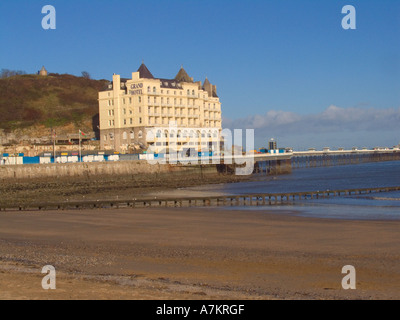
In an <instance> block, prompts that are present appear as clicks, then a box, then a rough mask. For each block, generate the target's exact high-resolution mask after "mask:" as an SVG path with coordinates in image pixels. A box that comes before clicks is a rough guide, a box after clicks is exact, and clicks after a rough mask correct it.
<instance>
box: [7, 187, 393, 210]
mask: <svg viewBox="0 0 400 320" xmlns="http://www.w3.org/2000/svg"><path fill="white" fill-rule="evenodd" d="M391 191H400V186H397V187H380V188H364V189H343V190H324V191H308V192H307V191H304V192H285V193H261V194H245V195H222V196H213V197H183V198H157V197H152V198H142V199H136V198H134V199H130V200H126V199H125V200H122V199H121V200H98V201H78V202H62V203H36V204H27V205H0V211H37V210H72V209H75V210H76V209H102V208H104V209H110V208H111V209H112V208H114V209H119V208H132V209H134V208H146V207H186V208H190V207H211V206H213V207H221V206H224V207H230V206H267V205H278V204H285V203H293V202H294V201H302V200H311V199H325V198H330V197H340V196H352V195H367V194H375V193H382V192H391Z"/></svg>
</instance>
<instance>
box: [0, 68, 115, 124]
mask: <svg viewBox="0 0 400 320" xmlns="http://www.w3.org/2000/svg"><path fill="white" fill-rule="evenodd" d="M106 84H107V81H106V80H91V79H88V78H84V77H75V76H72V75H67V74H64V75H59V74H49V75H48V76H47V77H43V76H39V75H17V76H13V77H9V78H5V79H0V114H1V115H2V116H1V118H0V129H5V130H15V129H20V128H26V127H30V126H34V125H45V126H47V127H57V126H62V125H64V124H66V123H76V122H81V121H88V120H89V121H91V120H92V118H93V117H95V116H96V114H97V113H98V102H97V97H98V92H99V91H101V90H102V89H103V88H104V86H105V85H106Z"/></svg>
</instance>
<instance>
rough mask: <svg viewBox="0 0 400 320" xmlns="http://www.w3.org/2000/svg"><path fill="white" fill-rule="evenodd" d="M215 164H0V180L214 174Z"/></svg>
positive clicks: (119, 162) (135, 162) (132, 162)
mask: <svg viewBox="0 0 400 320" xmlns="http://www.w3.org/2000/svg"><path fill="white" fill-rule="evenodd" d="M215 173H217V168H216V166H215V165H201V166H200V165H190V166H184V165H167V164H150V163H148V162H147V161H118V162H100V163H99V162H93V163H65V164H32V165H15V166H0V180H2V181H5V180H26V179H36V180H40V179H49V178H58V179H64V178H67V179H69V178H74V177H76V178H87V179H91V178H93V179H94V178H96V177H99V176H101V177H107V176H108V177H113V176H135V175H164V174H168V175H171V174H172V175H181V174H184V175H187V174H189V175H190V174H193V175H196V176H197V175H203V174H215Z"/></svg>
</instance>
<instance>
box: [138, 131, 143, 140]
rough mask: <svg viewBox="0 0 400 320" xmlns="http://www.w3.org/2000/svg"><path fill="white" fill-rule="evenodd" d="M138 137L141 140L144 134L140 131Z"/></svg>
mask: <svg viewBox="0 0 400 320" xmlns="http://www.w3.org/2000/svg"><path fill="white" fill-rule="evenodd" d="M138 137H139V139H141V138H143V132H142V131H139V134H138Z"/></svg>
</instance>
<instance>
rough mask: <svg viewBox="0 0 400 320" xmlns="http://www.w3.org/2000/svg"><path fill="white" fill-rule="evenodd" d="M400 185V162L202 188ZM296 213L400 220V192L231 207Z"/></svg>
mask: <svg viewBox="0 0 400 320" xmlns="http://www.w3.org/2000/svg"><path fill="white" fill-rule="evenodd" d="M392 186H400V161H392V162H373V163H363V164H356V165H344V166H332V167H318V168H300V169H294V170H293V171H292V173H291V174H287V175H277V176H257V177H255V181H250V182H241V183H233V184H222V185H214V186H207V187H206V188H204V187H199V189H200V188H204V190H207V191H211V190H213V191H215V192H216V193H224V194H229V195H240V194H251V193H284V192H302V191H325V190H343V189H362V188H378V187H392ZM244 208H246V209H248V210H266V209H268V208H269V209H273V210H274V211H275V210H278V211H282V212H283V211H285V212H293V213H294V214H296V215H299V216H304V217H318V218H337V219H357V220H400V191H395V192H382V193H371V194H362V195H351V196H340V197H330V198H324V199H321V198H320V199H313V200H295V201H293V202H290V203H288V204H284V205H275V206H273V207H249V206H246V207H230V209H233V210H234V209H244Z"/></svg>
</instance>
